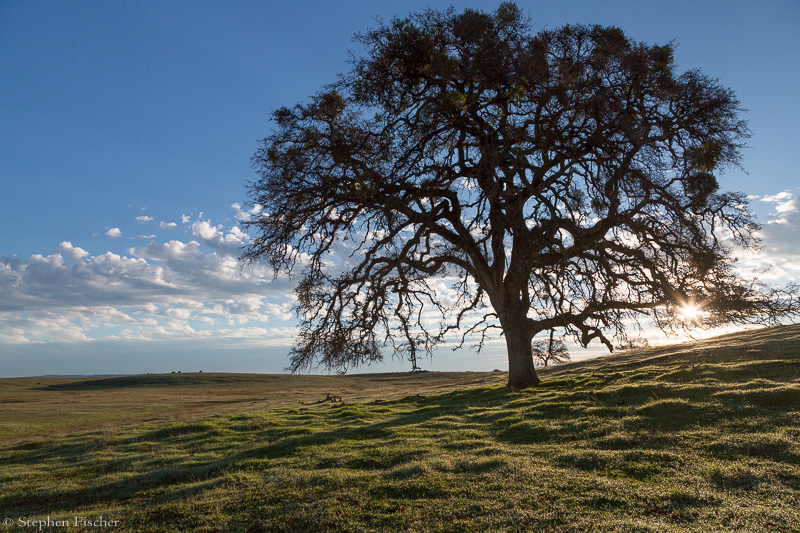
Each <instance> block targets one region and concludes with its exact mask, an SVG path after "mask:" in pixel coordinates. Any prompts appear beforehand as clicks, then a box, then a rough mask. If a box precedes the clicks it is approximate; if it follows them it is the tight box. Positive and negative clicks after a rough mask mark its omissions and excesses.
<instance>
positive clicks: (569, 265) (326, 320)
mask: <svg viewBox="0 0 800 533" xmlns="http://www.w3.org/2000/svg"><path fill="white" fill-rule="evenodd" d="M356 41H357V42H358V43H359V44H360V45H361V46H362V47H363V52H362V53H360V54H356V55H354V56H353V58H352V60H351V63H350V69H349V71H347V72H345V73H344V74H342V75H341V76H340V77H339V79H338V80H337V81H335V82H333V83H331V84H330V85H329V86H326V87H324V88H323V89H322V90H321V91H320V92H319V93H318V94H316V95H315V96H313V97H312V98H310V100H308V101H305V102H302V103H300V104H297V105H295V106H293V107H283V108H280V109H278V110H276V111H275V112H274V113H273V116H272V119H273V122H274V125H273V129H272V132H271V133H270V134H269V135H268V136H267V137H266V138H265V139H264V140H263V141H262V143H261V144H260V146H259V148H258V150H257V152H256V153H255V155H254V157H253V165H254V168H255V169H256V171H257V173H258V178H257V179H256V180H255V181H253V182H252V183H251V184H250V188H249V199H250V204H251V205H253V204H259V205H261V206H262V207H263V210H262V211H261V213H260V214H259V215H258V216H256V217H254V218H252V219H251V220H249V221H247V222H246V223H245V226H246V227H247V230H248V231H249V232H250V235H251V237H252V238H251V240H250V241H249V244H248V245H247V247H246V249H245V251H244V254H243V259H245V260H250V261H257V260H264V261H267V262H268V263H269V264H270V265H271V266H272V267H273V268H274V269H275V272H276V275H277V274H280V273H284V272H289V273H294V274H295V275H298V276H299V279H298V280H297V288H296V297H297V306H296V310H297V312H298V316H299V318H300V320H301V326H300V331H299V334H298V338H297V344H296V345H295V347H294V348H293V349H292V352H291V364H290V367H289V368H290V369H291V370H293V371H298V370H303V369H308V368H312V367H315V366H317V365H321V366H322V367H324V368H326V369H329V370H331V369H332V370H338V371H346V370H347V369H350V368H353V367H355V366H358V365H362V364H368V363H372V362H375V361H379V360H381V359H383V357H384V352H386V351H387V350H388V349H390V348H391V349H393V350H394V355H396V356H400V357H407V358H409V359H410V360H411V361H412V362H415V361H416V357H417V355H418V354H421V353H426V352H427V353H431V351H432V350H433V348H434V347H435V346H436V345H437V344H439V343H441V342H443V341H444V340H445V339H447V338H450V335H452V334H454V331H455V330H459V331H460V341H461V344H463V343H464V342H467V341H468V340H469V339H475V340H476V342H477V343H478V345H479V346H480V345H481V344H482V343H483V341H484V340H485V339H486V335H487V334H491V333H492V332H493V328H496V330H498V331H499V332H500V333H501V334H502V335H503V336H504V337H505V343H506V346H507V351H508V363H509V380H508V384H509V385H511V386H515V387H525V386H529V385H533V384H536V383H538V381H539V379H538V377H537V375H536V371H535V369H534V363H533V358H532V352H531V342H532V339H533V338H534V336H535V335H536V334H537V333H540V332H543V331H547V330H559V331H561V332H564V333H565V334H569V335H571V336H572V337H573V338H574V339H575V340H576V341H577V342H578V343H579V344H580V345H582V346H586V345H588V344H589V343H590V342H592V341H593V340H598V341H599V342H601V343H603V344H605V345H606V346H607V347H608V348H609V349H612V341H611V340H609V339H611V338H613V336H614V335H617V334H621V333H624V331H625V327H626V325H630V324H632V323H637V321H638V320H640V319H643V318H645V319H648V320H651V321H653V322H654V323H655V324H656V325H657V326H658V327H661V328H662V329H669V328H671V327H673V326H674V325H675V324H676V321H678V320H679V311H680V308H681V306H684V305H686V304H687V302H689V301H691V302H696V304H697V305H698V306H702V314H703V322H704V325H706V326H715V325H720V324H727V323H731V322H733V323H737V322H742V321H748V320H754V319H757V320H762V321H763V320H767V321H769V320H775V319H776V318H777V317H778V316H780V315H781V313H785V312H788V311H789V310H790V309H791V308H792V307H793V306H794V308H795V309H796V303H795V302H793V301H792V300H791V298H789V299H786V298H783V299H780V298H778V299H776V298H775V297H774V295H773V294H768V292H765V289H764V287H761V286H759V285H757V284H755V283H752V282H747V281H745V280H743V279H742V278H741V277H740V275H738V274H737V273H736V271H734V269H733V262H734V260H733V259H732V257H731V254H732V250H733V249H734V248H735V247H742V248H745V249H753V248H755V247H757V245H758V241H757V239H756V238H755V237H754V231H755V230H757V228H758V226H757V225H756V224H755V222H754V219H753V216H752V214H751V212H750V211H749V209H748V206H747V200H746V197H745V196H744V195H743V194H739V193H728V192H720V191H719V185H718V183H719V176H720V172H721V171H722V170H724V169H725V168H727V167H731V166H736V165H738V164H739V163H740V151H741V149H742V148H743V145H744V142H745V139H746V138H747V137H748V130H747V126H746V123H745V122H744V121H743V120H742V118H741V117H740V115H741V112H742V110H741V109H740V104H739V101H738V100H737V99H736V97H735V95H734V93H733V92H732V91H731V90H730V89H727V88H725V87H723V86H722V85H720V83H719V82H718V81H717V80H715V79H713V78H711V77H709V76H707V75H705V74H703V73H702V72H700V71H699V70H689V71H687V72H679V71H678V70H677V67H676V64H675V61H674V57H673V56H674V54H673V52H674V50H673V46H672V45H671V44H666V45H650V44H646V43H642V42H636V41H634V40H632V39H630V38H629V37H626V36H625V34H624V33H623V31H622V30H620V29H618V28H615V27H601V26H564V27H561V28H558V29H545V30H542V31H539V32H538V33H533V32H532V30H531V25H530V23H529V21H528V19H527V18H526V17H525V16H524V15H523V13H522V12H521V10H520V9H519V8H518V7H517V6H516V5H514V4H511V3H506V4H502V5H501V6H500V7H499V8H498V9H497V10H496V11H494V12H492V13H485V12H480V11H475V10H466V11H463V12H456V11H455V10H454V9H452V8H451V9H449V10H446V11H434V10H427V11H423V12H420V13H416V14H412V15H410V16H408V17H405V18H397V19H394V20H392V21H391V22H389V23H380V24H379V26H378V27H377V28H375V29H372V30H370V31H367V32H366V33H364V34H360V35H357V36H356ZM348 246H349V248H348ZM347 250H349V253H347V252H346V251H347Z"/></svg>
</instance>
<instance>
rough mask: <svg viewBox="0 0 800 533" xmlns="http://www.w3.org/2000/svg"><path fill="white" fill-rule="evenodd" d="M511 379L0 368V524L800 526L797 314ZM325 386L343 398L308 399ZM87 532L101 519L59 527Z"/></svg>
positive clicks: (181, 527)
mask: <svg viewBox="0 0 800 533" xmlns="http://www.w3.org/2000/svg"><path fill="white" fill-rule="evenodd" d="M504 380H505V375H504V374H501V373H488V374H477V373H476V374H472V373H465V374H458V373H453V374H437V373H424V374H416V375H408V374H394V375H363V376H353V377H313V376H311V377H303V376H295V377H292V378H287V377H284V376H252V375H226V374H217V375H215V374H181V375H162V376H140V377H125V378H109V379H98V380H75V379H72V380H60V381H45V380H39V381H38V382H36V381H35V382H29V381H28V382H25V381H24V380H2V381H0V398H1V399H2V400H0V401H3V403H2V407H3V411H2V412H3V415H4V416H3V418H4V420H3V421H2V424H3V426H2V427H3V431H4V435H5V436H4V440H3V441H0V513H2V514H3V516H0V519H2V518H6V517H11V518H12V519H13V520H16V519H17V518H18V517H23V516H24V517H28V519H31V520H45V519H46V518H47V517H48V516H49V517H50V519H51V520H62V519H63V520H72V519H73V518H74V517H75V516H85V517H88V519H90V520H97V519H98V517H100V516H101V515H102V516H103V518H104V520H118V524H117V525H116V526H114V527H113V528H111V527H109V528H108V529H102V530H103V531H153V532H156V531H164V532H167V531H170V532H171V531H207V532H211V531H220V532H222V531H225V532H229V531H230V532H233V531H242V532H244V531H287V532H288V531H298V532H300V531H331V532H333V531H341V532H345V531H348V532H360V531H385V532H394V531H440V532H459V531H520V532H522V531H572V532H583V531H609V532H611V531H654V532H655V531H658V532H661V531H676V532H677V531H702V532H706V531H764V532H773V531H800V327H798V326H791V327H780V328H771V329H764V330H758V331H751V332H746V333H741V334H734V335H728V336H724V337H719V338H716V339H708V340H704V341H699V342H696V343H691V344H684V345H680V346H673V347H662V348H651V349H647V350H640V351H637V352H632V353H629V354H623V355H620V356H613V357H606V358H602V359H597V360H591V361H585V362H580V363H573V364H569V365H564V366H562V367H557V368H556V369H553V370H551V371H548V372H547V375H546V379H545V380H544V382H543V384H542V385H541V386H540V387H537V388H534V389H530V390H524V391H513V390H509V389H507V388H505V387H503V386H502V385H500V383H502V382H503V381H504ZM328 393H331V394H337V395H341V396H343V397H344V400H345V404H344V405H339V404H330V403H324V404H318V405H313V406H301V405H300V402H301V401H304V402H308V401H315V400H317V399H321V398H324V397H325V395H326V394H328ZM8 400H13V401H8ZM26 406H27V407H26ZM6 407H10V408H11V410H10V411H7V410H6ZM42 408H45V409H49V410H50V412H48V413H40V414H38V415H36V416H28V415H26V413H36V412H37V409H42ZM7 412H10V413H13V414H12V417H11V419H13V420H14V421H13V422H10V423H9V422H7V421H6V419H5V418H6V417H5V414H6V413H7ZM79 412H80V413H88V414H87V415H83V414H80V415H79V414H78V413H79ZM26 416H27V418H26ZM26 424H27V425H26ZM26 428H27V429H26ZM34 430H35V431H34ZM26 431H28V432H29V433H28V434H26V433H25V432H26ZM11 530H14V531H24V530H28V531H33V530H35V528H23V527H16V524H15V527H12V528H9V531H11ZM81 530H85V531H98V530H99V529H97V528H91V527H88V526H87V527H84V528H83V529H82V528H81V527H77V528H75V527H71V528H69V529H68V531H81ZM42 531H65V529H64V528H58V527H51V528H50V529H48V528H47V527H44V528H43V529H42Z"/></svg>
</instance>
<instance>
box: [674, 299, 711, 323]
mask: <svg viewBox="0 0 800 533" xmlns="http://www.w3.org/2000/svg"><path fill="white" fill-rule="evenodd" d="M704 314H705V313H703V309H702V306H700V305H697V304H696V303H694V302H686V303H685V304H683V305H682V306H681V307H680V309H679V310H678V315H679V316H680V318H681V320H682V321H684V322H694V323H696V324H699V323H700V322H701V320H702V318H703V315H704Z"/></svg>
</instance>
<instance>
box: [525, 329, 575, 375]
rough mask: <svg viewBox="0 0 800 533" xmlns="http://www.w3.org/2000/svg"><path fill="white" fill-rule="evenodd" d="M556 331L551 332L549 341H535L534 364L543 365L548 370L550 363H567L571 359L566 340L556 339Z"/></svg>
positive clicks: (533, 348) (533, 349)
mask: <svg viewBox="0 0 800 533" xmlns="http://www.w3.org/2000/svg"><path fill="white" fill-rule="evenodd" d="M554 335H555V331H553V330H552V329H551V330H550V337H549V338H548V340H546V341H543V340H538V341H534V343H533V347H532V351H533V359H534V362H536V361H538V362H540V363H542V366H544V367H545V368H547V364H548V363H555V364H558V363H566V362H567V361H569V360H570V359H571V357H570V355H569V351H568V350H567V345H566V343H565V342H564V339H556V338H555V337H554Z"/></svg>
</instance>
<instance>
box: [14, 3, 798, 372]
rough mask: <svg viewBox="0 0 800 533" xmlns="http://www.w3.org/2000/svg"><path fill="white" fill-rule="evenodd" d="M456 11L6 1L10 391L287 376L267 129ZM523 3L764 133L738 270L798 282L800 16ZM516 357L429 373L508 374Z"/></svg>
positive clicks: (790, 8)
mask: <svg viewBox="0 0 800 533" xmlns="http://www.w3.org/2000/svg"><path fill="white" fill-rule="evenodd" d="M450 3H451V2H435V1H431V2H421V1H407V2H355V1H338V2H322V1H317V2H301V1H298V2H291V3H290V2H202V1H200V2H198V1H193V2H188V1H187V2H133V1H119V2H105V1H95V2H91V1H81V2H50V1H37V2H27V1H15V0H4V1H2V2H0V227H1V228H2V230H3V231H2V236H0V258H2V259H0V377H9V376H18V375H34V374H45V373H60V374H94V373H131V372H163V371H170V370H178V369H182V370H185V371H188V370H200V369H202V370H205V371H212V370H217V371H245V372H247V371H249V372H279V371H281V369H282V368H283V367H284V366H286V364H287V359H286V353H287V351H288V347H289V345H290V344H291V338H292V334H293V331H294V324H295V323H294V321H293V319H292V315H291V313H290V312H289V309H290V305H291V292H290V288H291V284H290V283H289V282H288V281H287V280H283V279H281V280H278V281H277V282H274V283H271V275H270V273H269V272H268V271H267V270H266V269H263V268H256V269H254V270H245V271H241V270H240V268H239V265H238V264H237V263H236V255H237V248H238V246H240V245H241V244H242V243H243V242H245V240H246V236H244V235H243V234H242V233H241V232H240V231H239V230H238V227H237V224H238V221H239V220H240V219H242V218H243V217H246V216H247V213H244V212H243V211H242V210H241V208H240V207H239V206H240V205H243V203H244V201H245V200H246V191H245V184H246V182H247V180H249V179H252V178H254V174H253V172H252V170H251V169H250V162H249V159H250V156H251V155H252V153H253V152H254V150H255V148H256V146H257V142H258V139H260V138H263V137H264V136H266V135H267V133H268V132H269V129H270V124H269V122H268V117H269V115H270V112H271V111H272V110H274V109H276V108H278V107H281V106H285V105H292V104H294V103H297V102H299V101H302V100H303V99H305V98H306V97H308V96H309V95H311V94H313V93H314V92H316V91H317V90H318V89H319V88H320V87H321V86H322V85H324V84H325V83H328V82H330V81H333V80H334V79H335V76H336V74H337V73H339V72H342V71H344V70H345V69H346V68H347V65H346V61H347V58H348V50H351V49H352V50H354V51H356V52H357V45H355V44H354V43H352V41H351V38H352V36H353V34H354V33H356V32H359V31H364V30H365V29H367V28H369V27H373V26H374V25H375V19H376V17H377V18H382V19H384V20H389V19H391V18H392V17H393V16H394V15H405V14H407V13H409V12H411V11H417V10H420V9H423V8H425V7H427V6H429V5H430V6H431V7H434V8H444V7H447V6H448V5H450ZM453 4H454V5H455V7H456V8H457V9H463V8H464V7H477V8H481V9H484V10H493V9H495V8H496V6H497V3H496V2H485V1H477V2H471V3H464V2H454V3H453ZM520 5H521V6H522V7H523V9H525V10H526V12H527V13H528V14H529V15H530V16H531V17H532V20H533V22H534V28H535V29H541V28H544V27H557V26H560V25H562V24H565V23H599V24H606V25H617V26H620V27H621V28H623V30H625V32H626V33H627V34H628V35H630V36H632V37H633V38H635V39H638V40H643V41H647V42H651V43H664V42H668V41H672V40H674V41H675V42H676V44H677V62H678V64H679V67H680V68H681V69H690V68H700V69H702V70H703V71H704V72H705V73H707V74H709V75H711V76H714V77H716V78H719V80H720V81H721V83H722V84H723V85H726V86H728V87H731V88H733V89H734V90H735V92H736V94H737V96H738V97H739V99H740V100H741V102H742V105H743V107H745V108H747V109H748V110H749V112H748V113H747V115H746V118H747V119H748V120H749V123H750V129H751V130H752V133H753V137H752V138H751V139H750V141H749V145H750V148H749V149H748V150H746V151H745V154H744V167H745V169H746V171H747V173H745V172H742V171H738V170H736V171H729V172H728V173H727V174H725V175H724V176H723V179H722V180H721V183H722V187H723V188H724V189H727V190H740V191H744V192H746V193H748V194H750V195H752V197H753V200H752V202H753V208H754V210H755V211H756V213H757V214H758V216H759V220H760V221H761V222H762V224H764V230H763V235H762V237H763V239H764V245H765V249H764V253H763V254H762V255H761V256H759V257H757V258H746V260H745V265H744V266H745V267H749V268H755V267H757V266H761V265H766V264H769V265H773V266H774V269H773V271H772V272H771V273H770V274H768V275H767V276H766V278H767V279H769V280H774V281H776V282H785V281H790V280H797V279H798V277H800V270H798V267H797V265H800V244H798V241H800V239H798V237H797V236H798V235H800V200H799V199H798V198H799V196H798V195H800V190H798V180H797V178H798V176H800V163H798V159H797V152H798V148H799V147H798V136H797V133H796V127H797V124H800V106H799V105H798V103H797V99H796V93H797V88H798V87H799V86H800V69H798V68H797V65H799V64H800V32H798V31H797V28H798V27H800V3H797V2H796V1H794V0H786V1H780V0H775V1H770V2H765V3H755V2H744V1H742V2H736V1H709V2H699V3H696V2H681V1H677V2H669V3H664V2H648V1H637V2H613V1H609V2H589V1H582V2H579V1H572V2H570V1H564V2H520ZM666 7H668V9H666ZM503 352H504V350H503V349H502V341H499V342H497V343H495V344H493V345H491V346H490V347H489V349H488V350H487V352H486V354H485V355H481V356H476V355H475V354H473V353H471V352H469V351H462V352H458V353H452V352H450V351H448V350H443V351H442V352H441V353H440V354H439V355H438V356H437V358H436V359H435V360H434V361H433V362H426V363H425V364H424V365H423V366H425V367H426V368H432V369H441V370H443V369H453V370H491V369H492V368H505V367H506V362H505V355H504V353H503ZM573 353H574V355H579V353H577V352H573ZM407 367H408V364H406V363H388V364H386V365H383V366H380V367H375V368H372V369H371V370H378V371H387V370H397V369H406V368H407Z"/></svg>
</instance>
